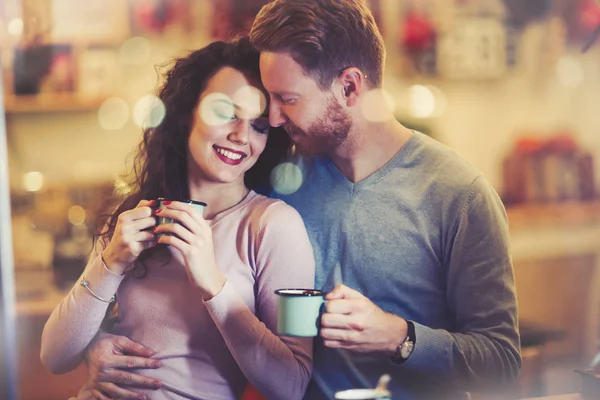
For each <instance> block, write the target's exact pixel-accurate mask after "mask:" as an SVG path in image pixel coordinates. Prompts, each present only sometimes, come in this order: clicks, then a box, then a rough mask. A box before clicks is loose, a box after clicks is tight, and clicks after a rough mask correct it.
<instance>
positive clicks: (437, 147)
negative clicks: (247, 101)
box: [407, 134, 482, 190]
mask: <svg viewBox="0 0 600 400" xmlns="http://www.w3.org/2000/svg"><path fill="white" fill-rule="evenodd" d="M410 157H411V158H412V159H411V160H408V161H407V164H410V165H414V168H413V171H414V172H415V175H417V177H416V178H417V179H426V180H428V181H433V182H435V183H436V184H437V185H442V186H444V187H447V188H448V189H452V188H455V189H459V190H460V189H464V188H465V187H468V186H471V184H472V183H473V182H474V181H475V180H477V179H478V177H480V176H481V175H482V173H481V171H480V170H479V169H477V168H476V167H475V166H474V165H473V164H471V163H470V162H469V161H468V160H467V159H465V158H464V157H463V156H462V155H460V154H458V153H457V152H456V151H455V150H453V149H451V148H450V147H448V146H446V145H445V144H443V143H441V142H440V141H438V140H436V139H434V138H431V137H429V136H426V135H424V134H419V137H417V145H416V146H415V148H414V151H413V152H412V154H411V155H410Z"/></svg>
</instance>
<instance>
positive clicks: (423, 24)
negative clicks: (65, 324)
mask: <svg viewBox="0 0 600 400" xmlns="http://www.w3.org/2000/svg"><path fill="white" fill-rule="evenodd" d="M367 2H368V4H369V6H370V7H371V8H372V10H373V12H374V15H375V18H376V20H377V23H378V24H379V26H380V29H381V31H382V33H383V36H384V39H385V43H386V47H387V54H388V57H387V61H386V63H387V65H386V76H385V83H384V86H385V89H386V92H387V95H388V96H387V97H388V99H389V104H390V106H391V107H393V109H394V111H395V115H396V117H397V119H398V120H400V121H401V122H403V123H405V124H406V125H407V126H410V127H412V128H415V129H418V130H421V131H422V132H424V133H426V134H428V135H430V136H432V137H433V138H435V139H437V140H439V141H440V142H442V143H444V144H446V145H447V146H449V147H451V148H452V149H454V150H456V151H457V152H458V153H460V154H461V155H462V156H463V157H465V158H466V159H467V160H469V161H470V162H471V163H472V164H474V165H475V166H476V167H477V168H479V169H480V170H481V171H482V172H483V173H484V174H485V175H486V176H487V178H488V179H489V180H490V181H491V182H492V184H493V185H494V187H495V188H496V190H497V191H498V192H499V193H500V194H501V196H502V198H503V200H504V202H505V205H506V207H507V211H508V216H509V221H510V229H511V241H512V253H513V261H514V267H515V275H516V281H517V290H518V298H519V306H520V323H521V331H522V345H523V356H524V365H523V372H522V374H521V377H520V380H519V382H518V384H517V385H516V386H515V387H513V388H507V396H511V397H506V398H514V399H517V398H523V397H534V396H542V395H550V394H560V393H574V392H577V391H578V390H579V389H580V386H581V380H580V377H579V376H578V375H577V374H576V373H575V372H574V370H575V369H584V368H588V367H590V366H591V365H592V364H593V362H594V357H595V356H596V354H597V353H598V351H599V346H598V344H599V341H600V201H599V200H598V192H599V191H598V188H599V183H600V163H599V162H598V160H599V158H600V99H599V95H600V39H599V40H598V42H597V43H595V44H593V43H592V39H593V36H594V33H597V29H598V27H599V26H600V3H599V2H597V1H595V0H369V1H367ZM264 3H266V0H265V1H262V0H127V1H126V0H86V1H78V2H76V1H73V0H0V60H1V72H2V78H3V86H4V111H5V119H6V130H7V146H8V173H9V186H10V198H11V210H12V235H13V236H12V238H13V248H14V280H15V287H14V292H15V294H16V304H15V309H16V314H15V318H16V325H17V344H18V345H17V348H16V350H17V361H18V362H16V363H14V365H8V366H7V368H8V369H9V370H14V371H15V372H17V373H18V382H19V385H18V390H19V392H20V398H21V399H25V400H38V399H39V400H42V399H43V400H53V399H57V400H58V399H61V400H64V399H66V398H68V397H69V396H70V395H75V393H76V392H77V390H78V388H79V387H80V386H81V385H82V383H83V381H84V379H85V368H84V367H80V368H79V369H77V370H76V371H74V372H72V373H69V374H67V375H62V376H52V375H50V374H49V373H47V372H46V371H45V370H44V369H43V367H42V366H41V364H40V361H39V350H40V335H41V330H42V328H43V325H44V323H45V321H46V319H47V318H48V316H49V314H50V312H51V311H52V310H53V308H54V307H55V306H56V305H57V304H58V303H59V301H60V300H61V299H62V297H63V296H64V295H65V293H66V291H67V290H68V289H69V288H70V286H71V285H72V284H73V283H74V282H75V280H76V279H77V277H78V276H79V274H80V273H81V271H82V269H83V267H84V265H85V262H86V258H87V255H88V253H89V251H90V248H91V243H92V234H93V233H94V231H95V229H96V223H97V219H98V217H99V216H100V215H101V214H102V213H103V212H106V210H107V207H108V206H109V205H110V204H109V203H107V200H109V199H110V196H111V195H112V194H113V193H115V192H117V193H118V192H119V191H120V190H124V188H125V181H124V178H123V174H124V173H126V172H128V167H130V166H131V161H132V159H131V155H132V151H133V150H134V147H135V146H136V144H137V143H138V141H139V140H140V138H141V132H142V128H141V127H142V126H152V125H153V124H154V125H157V124H159V123H160V121H161V119H162V117H163V115H164V108H163V106H162V104H161V103H160V101H158V100H157V98H156V97H154V96H153V94H154V93H155V91H156V88H157V86H158V84H159V83H160V80H159V79H160V77H159V75H158V73H159V72H160V71H164V65H165V64H166V63H168V62H169V61H170V60H171V59H172V58H173V57H176V56H179V55H182V54H184V53H185V52H186V51H189V50H193V49H197V48H199V47H201V46H204V45H205V44H207V43H208V42H210V41H212V40H215V39H227V38H230V37H232V36H234V35H236V34H239V33H244V32H247V31H248V30H249V28H250V26H251V24H252V21H253V19H254V16H255V15H256V13H257V11H258V10H259V9H260V7H261V6H262V5H263V4H264ZM0 121H1V119H0ZM5 276H6V275H5ZM508 393H509V394H508ZM1 396H2V395H1V394H0V397H1Z"/></svg>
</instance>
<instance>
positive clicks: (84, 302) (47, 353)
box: [40, 252, 123, 374]
mask: <svg viewBox="0 0 600 400" xmlns="http://www.w3.org/2000/svg"><path fill="white" fill-rule="evenodd" d="M82 279H85V280H86V281H87V282H88V284H89V288H90V289H91V290H93V291H94V293H96V294H97V295H98V297H100V298H102V299H105V300H108V299H110V298H111V297H112V296H113V295H114V294H115V293H116V291H117V288H118V287H119V284H120V283H121V281H122V280H123V276H122V275H117V274H114V273H113V272H111V271H110V270H109V269H108V268H106V266H105V265H104V263H103V262H102V257H101V255H100V254H98V253H96V252H95V253H94V254H93V255H92V257H91V258H90V261H89V262H88V265H87V266H86V268H85V270H84V272H83V274H82V275H81V277H80V278H79V280H78V281H77V282H76V283H75V285H74V286H73V288H72V289H71V291H70V292H69V294H68V295H67V296H66V297H65V298H64V299H63V300H62V302H61V303H60V304H59V305H58V306H57V307H56V308H55V309H54V311H53V312H52V314H51V315H50V318H49V319H48V321H47V322H46V325H45V326H44V331H43V333H42V350H41V354H40V358H41V360H42V364H44V366H45V367H46V368H47V369H48V370H49V371H50V372H52V373H54V374H64V373H66V372H69V371H71V370H72V369H74V368H75V367H77V366H78V365H79V363H80V362H81V361H82V359H83V353H84V351H85V349H86V347H87V345H88V344H89V343H90V342H91V341H92V339H93V338H94V337H95V336H96V333H98V329H99V328H100V324H101V323H102V321H103V319H104V315H105V314H106V310H107V309H108V306H109V303H107V302H104V301H101V300H99V299H97V298H96V297H94V296H93V295H92V293H91V292H90V291H89V290H88V289H87V288H85V287H83V286H81V281H82Z"/></svg>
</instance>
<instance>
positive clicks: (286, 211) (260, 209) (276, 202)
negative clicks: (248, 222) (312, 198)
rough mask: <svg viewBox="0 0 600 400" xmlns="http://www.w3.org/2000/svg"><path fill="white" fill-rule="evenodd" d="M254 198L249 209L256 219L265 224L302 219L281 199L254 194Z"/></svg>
mask: <svg viewBox="0 0 600 400" xmlns="http://www.w3.org/2000/svg"><path fill="white" fill-rule="evenodd" d="M252 194H253V196H254V197H253V198H252V200H251V201H250V202H249V204H248V205H249V206H250V207H248V209H249V210H250V213H251V214H253V216H254V217H258V219H260V220H261V221H262V222H263V223H264V222H267V221H270V220H279V219H281V218H284V219H285V218H291V219H296V218H300V214H298V212H297V211H296V209H295V208H294V207H292V206H290V205H289V204H287V203H286V202H285V201H283V200H281V199H273V198H270V197H267V196H264V195H261V194H258V193H254V192H253V193H252Z"/></svg>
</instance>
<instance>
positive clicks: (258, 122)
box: [250, 118, 270, 133]
mask: <svg viewBox="0 0 600 400" xmlns="http://www.w3.org/2000/svg"><path fill="white" fill-rule="evenodd" d="M250 125H251V126H252V129H254V130H255V131H256V132H258V133H269V128H270V126H269V120H268V119H267V118H256V119H253V120H252V121H251V122H250Z"/></svg>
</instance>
